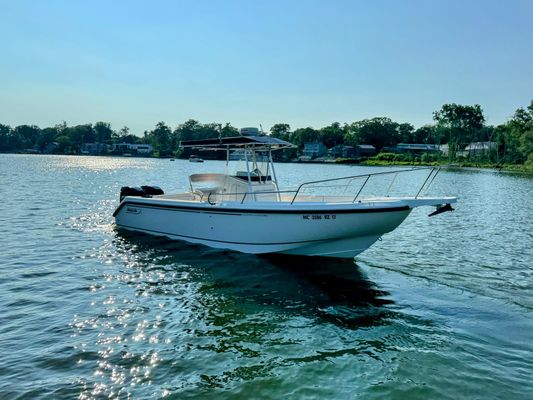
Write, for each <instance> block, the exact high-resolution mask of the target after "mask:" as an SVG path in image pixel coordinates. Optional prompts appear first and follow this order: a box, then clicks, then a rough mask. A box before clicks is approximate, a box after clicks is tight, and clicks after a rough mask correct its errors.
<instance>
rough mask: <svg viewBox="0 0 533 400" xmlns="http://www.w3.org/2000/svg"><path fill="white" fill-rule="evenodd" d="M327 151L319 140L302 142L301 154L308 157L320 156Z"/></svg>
mask: <svg viewBox="0 0 533 400" xmlns="http://www.w3.org/2000/svg"><path fill="white" fill-rule="evenodd" d="M327 152H328V149H327V147H326V146H324V144H322V143H320V142H313V143H304V151H303V156H304V157H309V158H310V159H314V158H317V157H322V156H323V155H325V154H326V153H327Z"/></svg>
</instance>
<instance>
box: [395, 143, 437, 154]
mask: <svg viewBox="0 0 533 400" xmlns="http://www.w3.org/2000/svg"><path fill="white" fill-rule="evenodd" d="M439 150H440V149H439V145H436V144H426V143H398V144H397V145H396V151H397V152H398V153H413V154H422V153H434V152H437V151H439Z"/></svg>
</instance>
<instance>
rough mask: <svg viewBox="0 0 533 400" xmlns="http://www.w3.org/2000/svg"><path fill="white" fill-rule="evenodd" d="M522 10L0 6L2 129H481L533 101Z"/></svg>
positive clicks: (378, 4)
mask: <svg viewBox="0 0 533 400" xmlns="http://www.w3.org/2000/svg"><path fill="white" fill-rule="evenodd" d="M532 21H533V1H530V0H524V1H518V0H508V1H499V0H498V1H492V0H483V1H482V0H479V1H475V0H461V1H456V0H447V1H439V2H437V1H430V0H373V1H371V0H368V1H357V0H352V1H350V0H348V1H341V0H329V1H312V0H309V1H304V0H300V1H295V0H284V1H277V0H270V1H258V0H257V1H256V0H246V1H231V0H226V1H222V0H220V1H215V0H212V1H208V0H204V1H193V0H191V1H179V0H175V1H162V0H151V1H148V0H146V1H134V0H130V1H119V0H115V1H99V0H91V1H71V0H65V1H61V0H46V1H45V0H42V1H38V0H34V1H26V0H17V1H13V0H0V123H4V124H9V125H11V126H16V125H19V124H35V125H38V126H41V127H45V126H53V125H55V124H57V123H60V122H61V121H63V120H64V121H66V122H67V123H68V124H69V125H76V124H82V123H94V122H97V121H106V122H110V123H111V124H112V126H113V128H114V129H117V130H118V129H120V128H121V127H122V126H128V127H129V128H130V131H131V133H135V134H137V135H142V133H143V132H144V131H145V130H149V129H153V127H154V126H155V124H156V123H157V122H159V121H164V122H166V123H167V124H168V125H170V126H171V127H175V126H176V125H178V124H180V123H182V122H184V121H186V120H188V119H191V118H192V119H196V120H199V121H200V122H202V123H208V122H219V123H226V122H229V123H231V124H232V125H233V126H236V127H244V126H259V124H261V125H262V126H263V128H264V129H265V130H267V129H269V128H270V127H271V126H272V125H273V124H275V123H288V124H290V125H291V127H292V128H293V129H295V128H299V127H307V126H312V127H315V128H320V127H323V126H326V125H329V124H331V123H332V122H340V123H345V122H347V123H350V122H353V121H357V120H361V119H365V118H373V117H378V116H386V117H390V118H391V119H393V120H394V121H397V122H410V123H412V124H414V125H415V126H417V127H418V126H421V125H424V124H429V123H432V113H433V112H434V111H436V110H438V109H440V107H441V106H442V105H443V104H445V103H460V104H480V105H481V106H482V108H483V110H484V112H485V116H486V118H487V122H488V123H489V124H499V123H503V122H505V121H506V120H507V119H508V118H509V117H510V116H511V115H512V114H513V112H514V111H515V110H516V109H517V108H518V107H524V106H527V105H528V104H529V103H530V101H531V100H533V22H532Z"/></svg>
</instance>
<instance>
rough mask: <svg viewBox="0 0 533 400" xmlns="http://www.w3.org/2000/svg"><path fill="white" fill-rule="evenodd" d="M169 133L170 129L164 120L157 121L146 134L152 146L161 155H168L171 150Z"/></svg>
mask: <svg viewBox="0 0 533 400" xmlns="http://www.w3.org/2000/svg"><path fill="white" fill-rule="evenodd" d="M171 133H172V131H171V130H170V128H169V127H168V126H167V125H166V124H165V123H164V122H158V123H157V124H156V126H155V128H154V129H153V130H152V131H151V132H150V133H149V135H148V136H149V137H150V142H151V144H152V146H153V148H154V149H155V150H156V151H158V152H159V155H161V156H168V155H170V154H171V153H172V151H173V149H172V148H171V147H170V135H171Z"/></svg>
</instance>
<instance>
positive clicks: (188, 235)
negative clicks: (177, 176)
mask: <svg viewBox="0 0 533 400" xmlns="http://www.w3.org/2000/svg"><path fill="white" fill-rule="evenodd" d="M246 129H250V128H246ZM181 146H182V147H185V148H193V149H202V150H217V151H224V152H226V160H227V161H226V165H228V164H229V162H230V154H235V153H234V152H235V151H238V152H239V154H241V155H242V157H243V158H244V160H243V166H242V168H241V169H239V168H237V170H236V171H235V172H234V173H227V174H221V173H202V174H193V175H191V176H190V177H189V190H188V191H186V192H184V193H176V194H164V193H163V191H162V190H161V189H159V188H158V187H155V189H154V187H151V186H143V187H141V188H129V187H123V188H122V190H121V202H120V205H119V206H118V207H117V209H116V210H115V212H114V214H113V215H114V217H115V222H116V226H117V227H119V228H123V229H128V230H133V231H139V232H144V233H148V234H153V235H161V236H166V237H168V238H171V239H177V240H183V241H187V242H190V243H197V244H203V245H207V246H211V247H215V248H223V249H230V250H235V251H240V252H244V253H253V254H264V253H282V254H294V255H305V256H326V257H338V258H353V257H354V256H356V255H357V254H359V253H361V252H362V251H364V250H366V249H367V248H368V247H370V246H371V245H372V244H373V243H374V242H376V240H378V239H379V238H380V237H381V236H382V235H384V234H385V233H388V232H391V231H392V230H394V229H395V228H396V227H398V226H399V225H400V224H401V223H402V221H403V220H404V219H405V218H406V217H407V216H408V215H409V213H410V212H411V211H412V210H413V209H414V208H416V207H420V206H434V207H436V208H437V210H436V212H434V213H433V214H439V213H442V212H444V211H450V210H452V208H451V204H452V203H455V202H456V201H457V199H456V198H455V197H449V196H442V197H427V196H421V193H422V192H423V190H426V189H427V188H428V187H429V185H430V184H431V182H432V181H433V180H434V179H435V177H436V176H437V174H438V172H439V169H438V168H410V169H400V170H395V171H387V172H378V173H371V174H363V175H355V176H348V177H341V178H333V179H325V180H320V181H313V182H304V183H301V184H300V185H299V186H298V188H296V189H293V190H280V189H279V188H278V180H277V178H276V172H275V168H274V163H273V161H272V151H276V150H280V149H284V148H290V147H294V146H293V145H292V144H291V143H288V142H286V141H283V140H280V139H277V138H273V137H270V136H265V135H261V134H259V132H258V131H257V130H255V131H253V132H251V133H250V131H244V132H241V136H237V137H225V138H215V139H205V140H191V141H183V142H181ZM407 174H418V175H420V174H422V175H420V177H421V180H422V181H421V182H419V183H418V184H417V186H416V187H413V189H414V193H413V194H411V195H402V196H397V195H391V194H390V193H391V188H392V187H393V184H394V183H395V182H396V181H397V177H399V176H404V175H407ZM380 180H384V181H385V184H384V185H381V186H379V185H378V186H377V187H382V188H386V187H387V186H388V191H387V193H386V194H385V195H381V196H378V195H376V194H371V195H367V194H366V191H367V189H368V188H369V187H370V186H372V185H370V182H372V183H373V182H379V181H380ZM389 181H390V185H389Z"/></svg>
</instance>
